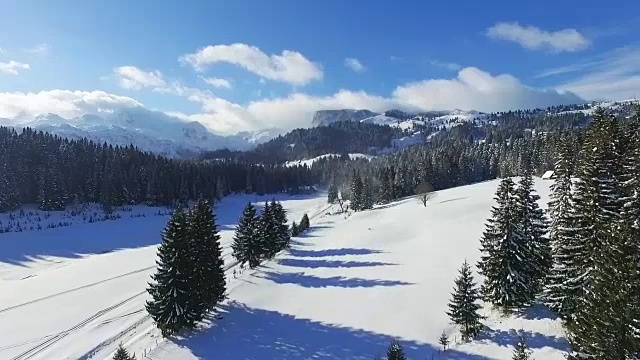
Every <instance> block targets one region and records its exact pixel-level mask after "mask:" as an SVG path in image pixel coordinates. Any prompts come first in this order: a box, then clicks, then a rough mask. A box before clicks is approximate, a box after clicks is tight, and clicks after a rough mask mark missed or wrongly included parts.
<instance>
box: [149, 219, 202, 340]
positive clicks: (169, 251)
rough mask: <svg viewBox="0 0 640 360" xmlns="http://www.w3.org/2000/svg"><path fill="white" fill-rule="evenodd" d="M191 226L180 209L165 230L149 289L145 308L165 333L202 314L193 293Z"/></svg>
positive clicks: (186, 323) (188, 322) (165, 334)
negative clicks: (156, 266) (148, 297)
mask: <svg viewBox="0 0 640 360" xmlns="http://www.w3.org/2000/svg"><path fill="white" fill-rule="evenodd" d="M188 226H189V224H188V219H187V215H186V214H185V213H184V211H183V210H182V209H180V208H179V209H177V210H176V211H175V212H174V214H173V216H172V217H171V219H170V220H169V223H168V224H167V226H166V227H165V229H164V231H163V232H162V243H161V244H160V246H159V247H158V260H157V261H156V263H157V265H158V268H157V270H156V273H155V274H154V275H153V276H152V279H153V283H150V284H149V288H148V289H147V291H148V292H149V294H150V295H151V300H149V301H147V303H146V309H147V311H148V312H149V314H150V315H151V317H152V318H153V320H154V321H155V323H156V325H157V327H158V328H159V329H160V331H161V332H162V335H163V336H165V337H166V336H169V335H171V334H174V333H176V332H178V331H180V330H181V329H183V328H192V327H193V326H194V325H195V323H196V322H197V321H198V320H199V319H200V318H201V314H200V313H199V308H198V304H197V302H196V301H194V298H193V296H192V295H193V294H192V291H193V290H194V279H193V278H192V275H193V271H192V269H193V264H192V263H191V260H192V258H191V252H190V249H189V247H190V245H191V244H190V241H189V238H188V233H189V229H188Z"/></svg>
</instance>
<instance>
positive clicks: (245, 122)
mask: <svg viewBox="0 0 640 360" xmlns="http://www.w3.org/2000/svg"><path fill="white" fill-rule="evenodd" d="M153 90H154V91H158V92H165V93H171V94H175V95H177V96H182V97H184V98H186V99H188V100H189V101H191V102H194V103H197V104H198V105H199V106H200V110H199V111H198V112H197V113H192V114H185V113H182V112H175V111H170V110H171V109H163V110H165V111H167V114H169V115H171V116H176V117H178V118H180V119H182V120H185V121H194V120H195V121H199V122H201V123H202V124H203V125H204V126H206V127H207V128H208V129H209V130H211V131H213V132H216V133H219V134H233V133H236V132H238V131H244V130H258V129H263V128H271V127H278V128H283V129H292V128H295V127H304V126H309V125H310V124H311V119H312V117H313V114H314V112H315V111H317V110H327V109H344V108H351V109H370V110H372V111H378V112H381V111H384V110H388V109H391V108H400V109H405V110H420V111H426V110H442V109H467V110H471V109H474V110H480V111H499V110H508V109H516V108H532V107H546V106H549V105H555V104H566V103H576V102H581V99H579V98H578V97H577V96H575V95H573V94H571V93H561V92H558V91H555V90H538V89H534V88H530V87H528V86H525V85H523V84H522V83H521V82H520V81H519V80H518V79H516V78H515V77H513V76H511V75H491V74H489V73H486V72H484V71H481V70H479V69H476V68H465V69H462V70H460V72H459V73H458V75H457V76H456V77H454V78H451V79H430V80H423V81H417V82H412V83H408V84H404V85H401V86H398V87H397V88H396V89H395V90H394V91H393V92H392V94H391V95H390V96H379V95H374V94H368V93H366V92H364V91H350V90H339V91H337V92H336V93H334V94H332V95H329V96H315V95H311V94H305V93H300V92H294V93H291V94H289V95H288V96H285V97H279V98H263V99H259V100H255V101H251V102H248V103H246V104H236V103H233V102H231V101H228V100H225V99H222V98H219V97H217V96H215V95H214V94H213V93H212V92H211V91H209V90H202V89H195V88H189V87H185V86H182V85H181V84H180V83H179V82H171V83H165V84H164V85H163V86H159V87H155V88H154V89H153ZM140 106H142V104H140V103H139V102H138V101H136V100H134V99H132V98H129V97H122V96H117V95H112V94H108V93H104V92H100V91H96V92H82V91H65V90H52V91H46V92H40V93H27V94H24V93H4V94H3V93H0V117H9V118H11V117H19V116H24V115H31V116H35V115H38V114H40V113H43V112H53V113H57V114H59V115H61V116H63V117H74V116H79V115H82V114H84V113H97V112H98V111H114V110H116V111H117V110H118V109H122V108H127V107H140Z"/></svg>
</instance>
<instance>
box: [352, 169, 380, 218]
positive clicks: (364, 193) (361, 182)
mask: <svg viewBox="0 0 640 360" xmlns="http://www.w3.org/2000/svg"><path fill="white" fill-rule="evenodd" d="M349 194H350V197H349V199H350V200H351V203H350V205H349V207H350V208H351V209H352V210H354V211H361V210H368V209H371V208H373V204H374V201H375V200H374V197H373V185H372V184H371V179H370V178H368V177H364V179H363V177H361V176H360V174H359V173H358V172H357V171H356V170H353V175H352V176H351V191H350V192H349Z"/></svg>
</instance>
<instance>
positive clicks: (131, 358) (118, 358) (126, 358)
mask: <svg viewBox="0 0 640 360" xmlns="http://www.w3.org/2000/svg"><path fill="white" fill-rule="evenodd" d="M113 360H136V356H135V355H129V352H128V351H127V350H126V349H125V348H124V347H123V346H122V343H120V344H119V345H118V349H116V352H115V354H113Z"/></svg>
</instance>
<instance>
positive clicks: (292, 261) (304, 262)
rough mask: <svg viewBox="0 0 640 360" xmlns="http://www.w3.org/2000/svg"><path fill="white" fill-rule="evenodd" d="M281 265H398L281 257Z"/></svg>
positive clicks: (353, 266) (350, 266) (310, 266)
mask: <svg viewBox="0 0 640 360" xmlns="http://www.w3.org/2000/svg"><path fill="white" fill-rule="evenodd" d="M278 263H279V264H280V265H284V266H291V267H301V268H310V269H317V268H358V267H374V266H391V265H398V264H392V263H384V262H377V261H342V260H314V259H280V260H278Z"/></svg>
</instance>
